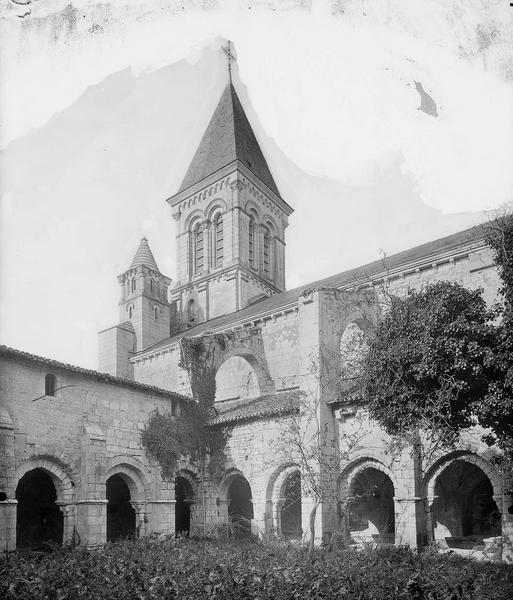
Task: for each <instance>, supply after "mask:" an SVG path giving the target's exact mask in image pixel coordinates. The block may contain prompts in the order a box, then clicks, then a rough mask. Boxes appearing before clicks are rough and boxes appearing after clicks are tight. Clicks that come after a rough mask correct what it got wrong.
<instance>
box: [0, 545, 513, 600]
mask: <svg viewBox="0 0 513 600" xmlns="http://www.w3.org/2000/svg"><path fill="white" fill-rule="evenodd" d="M512 591H513V569H512V568H511V567H509V566H506V565H500V564H488V563H477V562H473V561H470V560H468V559H463V558H461V557H457V556H454V555H441V554H437V553H435V552H434V551H426V552H423V553H421V554H417V553H416V552H414V551H411V550H409V549H407V548H396V547H393V546H390V547H381V548H376V549H365V550H363V551H356V550H352V549H342V548H334V549H333V550H322V549H318V550H316V551H315V552H314V553H313V554H309V553H308V552H307V551H305V549H304V548H302V547H299V546H297V545H292V544H291V545H288V546H283V545H281V546H279V545H276V546H271V545H269V544H265V545H264V544H261V543H259V542H254V541H242V540H241V541H230V542H223V541H215V542H214V541H204V540H194V539H176V540H175V539H167V540H164V541H158V542H157V541H154V540H151V539H142V540H138V541H135V542H128V541H127V542H119V543H115V544H107V545H106V546H105V547H104V548H102V549H100V550H86V549H83V548H78V549H62V550H59V551H57V552H54V553H52V554H41V553H34V552H32V553H21V552H16V553H12V554H11V555H10V556H8V557H7V558H6V559H5V560H3V561H2V562H1V563H0V597H2V598H5V599H6V600H14V599H16V600H29V599H30V600H40V599H41V600H42V599H43V598H44V599H48V600H68V599H69V600H72V599H73V600H74V599H80V598H84V599H87V600H97V599H103V598H108V599H109V600H117V599H119V600H121V599H123V600H132V599H134V600H135V599H137V600H153V599H155V600H157V599H159V600H160V599H174V598H180V599H181V600H182V599H183V600H198V599H200V598H201V599H203V598H206V599H220V600H221V599H222V600H230V599H237V600H239V599H241V598H259V599H261V600H267V599H269V600H271V599H272V600H291V599H295V598H301V599H302V598H312V599H321V598H324V599H331V598H337V599H340V600H345V599H348V600H349V599H357V598H358V599H359V600H367V599H368V600H371V599H372V600H378V599H379V600H381V599H383V598H391V599H404V600H406V599H408V600H418V599H426V600H428V599H429V600H453V599H454V600H470V599H472V600H485V599H486V600H491V599H495V600H502V599H504V600H505V599H509V598H511V597H512Z"/></svg>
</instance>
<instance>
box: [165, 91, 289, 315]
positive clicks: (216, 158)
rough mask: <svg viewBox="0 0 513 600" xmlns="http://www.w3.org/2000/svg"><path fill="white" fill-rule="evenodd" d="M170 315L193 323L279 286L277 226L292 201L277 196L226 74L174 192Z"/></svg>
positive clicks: (281, 239)
mask: <svg viewBox="0 0 513 600" xmlns="http://www.w3.org/2000/svg"><path fill="white" fill-rule="evenodd" d="M168 203H169V204H170V206H171V208H172V214H173V217H174V219H175V220H176V222H177V226H178V231H177V237H176V242H177V282H176V285H175V287H174V288H173V289H172V291H171V300H172V302H176V306H177V316H178V318H179V320H181V321H182V322H183V323H186V324H189V325H194V324H196V323H200V322H202V321H207V320H209V319H212V318H215V317H217V316H219V315H223V314H227V313H230V312H233V311H236V310H239V309H241V308H243V307H244V306H247V305H248V304H251V303H252V302H253V301H255V300H256V299H259V298H261V297H263V296H272V295H273V294H276V293H279V292H282V291H284V289H285V229H286V227H287V225H288V217H289V215H290V214H291V213H292V208H291V207H290V206H289V205H288V204H287V203H286V202H285V201H284V200H283V198H282V197H281V196H280V193H279V191H278V188H277V186H276V183H275V181H274V178H273V176H272V174H271V171H270V169H269V167H268V165H267V161H266V159H265V157H264V155H263V153H262V150H261V149H260V146H259V144H258V141H257V139H256V137H255V134H254V132H253V130H252V128H251V125H250V123H249V121H248V118H247V116H246V114H245V112H244V109H243V107H242V104H241V102H240V100H239V97H238V95H237V92H236V90H235V88H234V86H233V84H232V82H231V81H230V83H229V84H228V85H227V86H226V88H225V90H224V92H223V94H222V95H221V98H220V100H219V102H218V105H217V108H216V109H215V111H214V114H213V116H212V118H211V120H210V123H209V124H208V127H207V129H206V131H205V133H204V134H203V137H202V139H201V142H200V144H199V147H198V149H197V150H196V153H195V155H194V157H193V159H192V162H191V164H190V166H189V168H188V170H187V173H186V175H185V177H184V180H183V182H182V185H181V186H180V189H179V190H178V192H177V193H176V194H175V195H174V196H172V197H171V198H169V199H168Z"/></svg>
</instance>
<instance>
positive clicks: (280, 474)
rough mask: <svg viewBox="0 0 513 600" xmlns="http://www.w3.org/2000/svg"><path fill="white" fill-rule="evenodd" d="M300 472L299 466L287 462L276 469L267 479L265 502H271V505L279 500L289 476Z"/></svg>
mask: <svg viewBox="0 0 513 600" xmlns="http://www.w3.org/2000/svg"><path fill="white" fill-rule="evenodd" d="M300 471H301V469H300V467H299V465H298V464H297V463H294V462H288V463H285V464H283V465H281V466H280V467H278V468H277V469H276V470H275V471H274V473H273V474H272V475H271V477H270V478H269V481H268V483H267V489H266V494H265V499H266V500H267V501H269V500H271V501H272V502H273V503H275V502H278V501H279V500H280V498H281V493H282V490H283V485H284V484H285V482H286V480H287V478H288V477H289V475H292V473H296V472H300Z"/></svg>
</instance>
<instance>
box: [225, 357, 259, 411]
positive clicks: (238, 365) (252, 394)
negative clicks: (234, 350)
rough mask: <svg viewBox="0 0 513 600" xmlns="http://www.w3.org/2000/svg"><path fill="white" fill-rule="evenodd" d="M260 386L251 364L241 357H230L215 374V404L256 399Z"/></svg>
mask: <svg viewBox="0 0 513 600" xmlns="http://www.w3.org/2000/svg"><path fill="white" fill-rule="evenodd" d="M259 395H260V386H259V384H258V378H257V374H256V372H255V369H254V368H253V367H252V366H251V364H250V363H249V362H248V361H247V360H246V359H245V358H243V357H242V356H232V357H231V358H229V359H228V360H226V361H225V362H224V363H223V364H222V365H221V366H220V367H219V369H218V370H217V373H216V402H222V401H226V400H239V399H240V400H243V399H246V398H258V396H259Z"/></svg>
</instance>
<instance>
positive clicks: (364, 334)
mask: <svg viewBox="0 0 513 600" xmlns="http://www.w3.org/2000/svg"><path fill="white" fill-rule="evenodd" d="M369 330H370V324H369V323H368V322H366V321H364V320H362V319H358V320H355V321H351V322H349V323H348V324H347V326H346V327H345V329H344V331H343V333H342V335H341V337H340V345H339V349H340V367H341V378H342V381H343V382H348V383H350V382H351V381H353V380H354V379H355V378H356V377H358V376H359V374H360V372H361V369H362V364H363V361H364V359H365V356H366V354H367V352H368V349H369V343H368V332H369Z"/></svg>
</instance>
